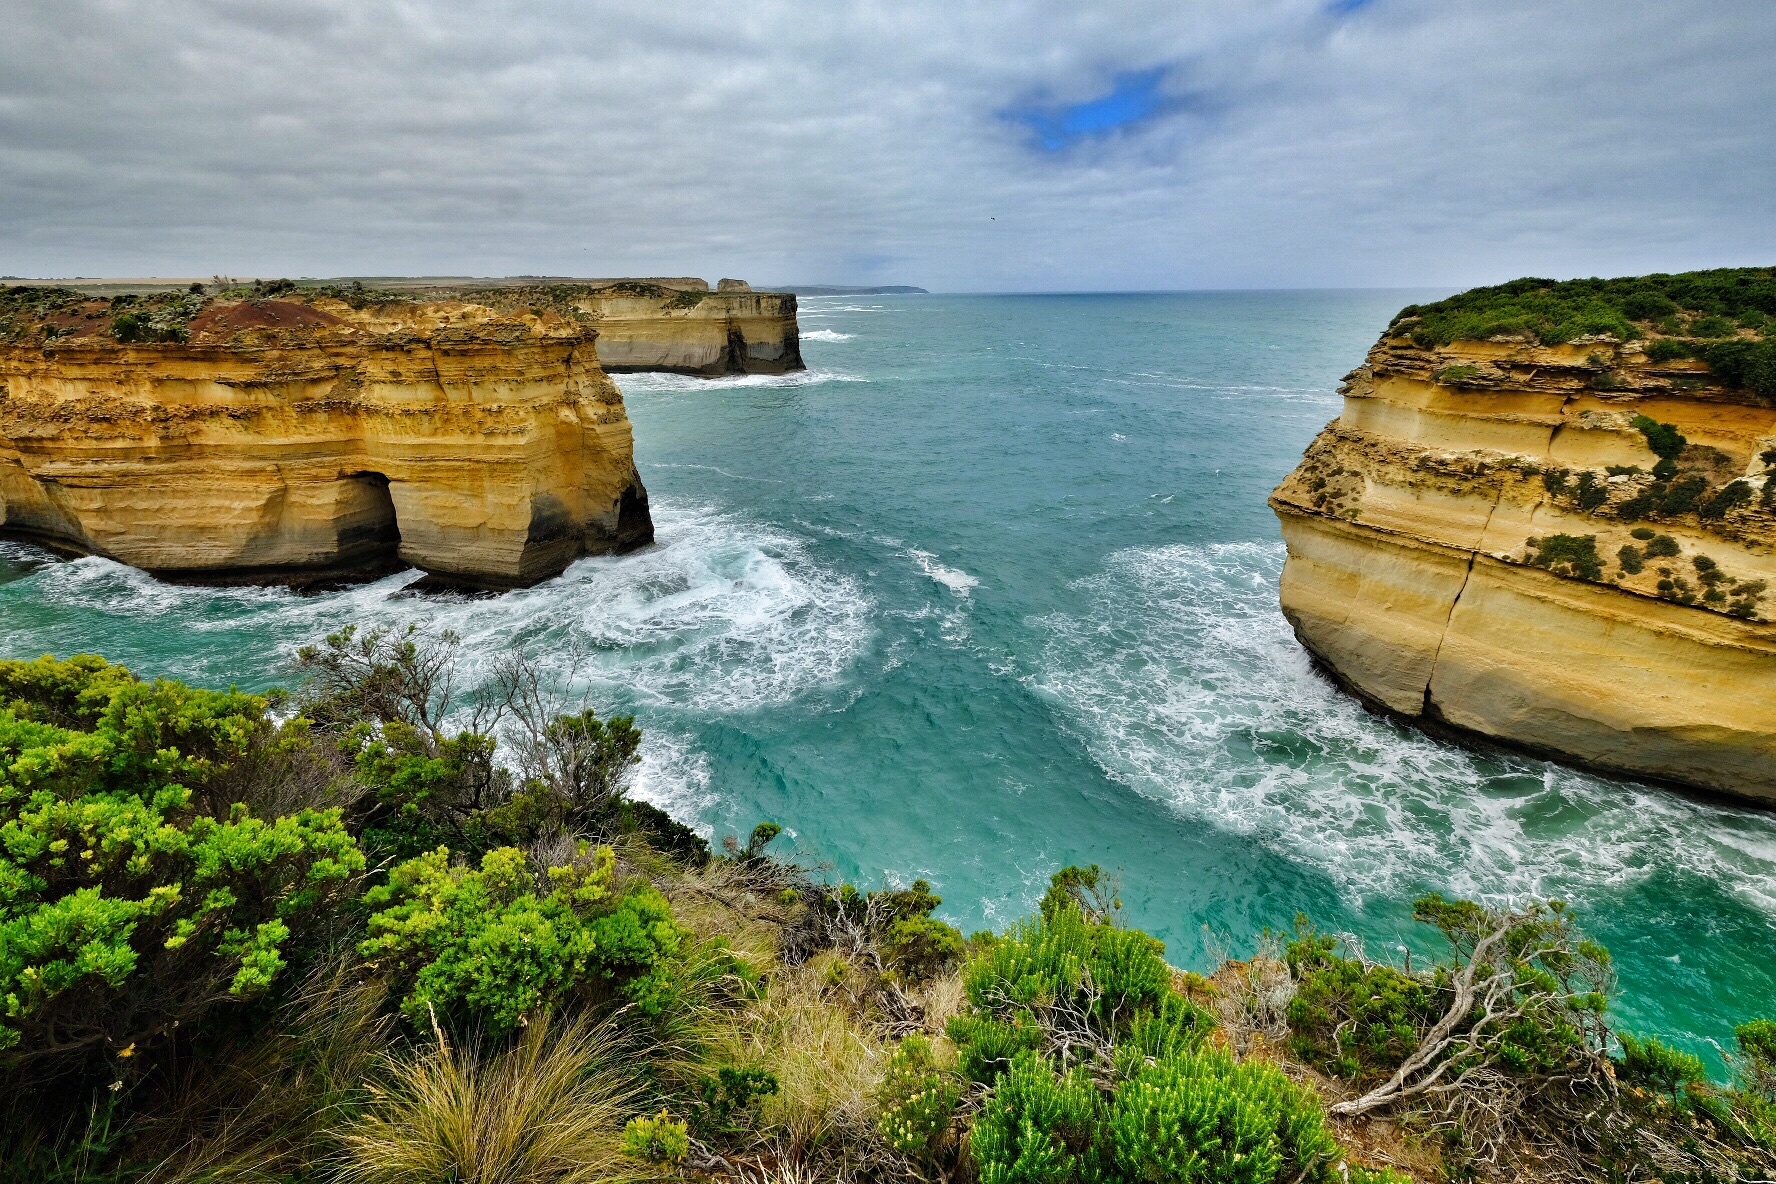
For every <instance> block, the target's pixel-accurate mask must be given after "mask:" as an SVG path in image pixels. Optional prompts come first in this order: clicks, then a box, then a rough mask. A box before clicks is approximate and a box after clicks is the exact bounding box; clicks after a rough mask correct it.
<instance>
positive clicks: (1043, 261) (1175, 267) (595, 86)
mask: <svg viewBox="0 0 1776 1184" xmlns="http://www.w3.org/2000/svg"><path fill="white" fill-rule="evenodd" d="M1773 51H1776V9H1772V8H1771V6H1770V5H1769V3H1768V0H1716V2H1714V3H1711V4H1708V5H1694V4H1684V3H1679V2H1677V0H1669V2H1666V3H1647V2H1641V3H1632V2H1631V3H1623V2H1622V0H1563V2H1561V3H1558V4H1548V3H1546V0H1539V2H1531V0H1494V2H1492V3H1488V4H1485V5H1480V4H1468V3H1450V2H1448V0H1373V2H1372V3H1370V4H1368V5H1367V6H1365V7H1364V8H1362V9H1361V10H1360V11H1358V12H1356V13H1354V14H1351V15H1349V16H1345V17H1339V16H1335V15H1333V14H1331V13H1330V12H1328V11H1327V9H1326V6H1325V5H1324V4H1323V3H1322V2H1319V0H1314V2H1308V0H1248V2H1245V3H1239V2H1235V0H1227V2H1220V0H1194V2H1192V0H1167V2H1164V3H1160V2H1146V0H1120V2H1118V0H1100V3H1097V4H1094V5H1078V4H1074V3H1061V2H1059V0H1054V2H1049V0H1020V2H1011V3H994V4H990V5H989V4H980V3H977V4H958V3H955V0H900V2H897V3H892V4H890V3H860V2H850V3H848V2H845V0H820V2H815V0H793V2H792V0H761V2H757V3H739V4H734V5H729V6H715V7H711V6H709V5H704V4H690V3H661V2H656V3H653V4H649V5H646V6H641V5H635V4H617V3H609V2H598V0H557V2H549V0H530V2H517V0H505V2H498V0H491V2H486V3H480V4H474V5H467V4H461V3H453V2H450V0H15V3H14V5H13V6H12V11H11V12H10V13H9V17H8V19H7V29H6V38H5V40H4V42H0V251H3V252H4V253H3V254H0V271H5V272H8V273H14V274H60V275H69V274H85V275H96V274H124V273H128V274H143V273H159V274H209V273H212V272H218V271H220V272H227V273H233V274H286V273H288V274H307V275H329V274H412V273H434V274H435V273H474V274H507V273H551V274H562V273H572V274H594V275H612V274H700V275H705V276H708V277H710V278H714V277H716V276H718V275H742V276H747V277H749V278H752V279H754V280H758V281H771V280H777V281H793V280H801V281H818V280H860V279H877V280H880V281H881V282H902V283H922V284H925V285H927V286H930V287H934V288H947V289H974V290H983V289H1023V288H1049V289H1053V288H1124V287H1142V288H1152V287H1203V286H1247V285H1278V286H1292V285H1316V284H1326V285H1335V284H1396V283H1398V284H1414V283H1422V284H1451V285H1453V284H1464V283H1470V282H1483V281H1487V280H1496V279H1501V278H1506V277H1508V276H1510V275H1516V274H1523V273H1537V274H1552V275H1563V274H1591V273H1618V274H1619V273H1625V272H1634V271H1641V270H1650V269H1680V268H1688V267H1693V266H1709V265H1718V264H1727V263H1744V262H1754V261H1769V260H1771V259H1772V258H1776V152H1773V151H1772V149H1776V122H1773V121H1772V120H1771V118H1770V114H1769V113H1770V112H1771V111H1773V110H1776V72H1772V71H1770V70H1769V69H1768V63H1769V62H1770V61H1771V60H1773V59H1776V52H1773ZM1159 67H1169V70H1168V73H1167V75H1166V78H1167V82H1166V85H1167V86H1168V87H1170V88H1172V89H1173V92H1174V94H1175V95H1186V94H1187V95H1188V96H1190V99H1191V102H1190V103H1189V104H1188V105H1187V107H1186V109H1183V110H1170V111H1168V112H1167V113H1165V114H1162V115H1159V116H1156V117H1154V118H1153V119H1150V120H1147V121H1144V122H1143V123H1141V124H1139V125H1136V126H1133V127H1130V128H1127V129H1123V130H1122V131H1120V132H1114V133H1110V134H1107V135H1105V136H1102V137H1099V138H1096V139H1092V140H1088V141H1087V142H1084V143H1081V144H1078V145H1076V146H1075V147H1073V148H1072V149H1070V150H1069V151H1067V152H1064V153H1059V154H1053V153H1044V152H1042V151H1040V150H1038V149H1037V148H1035V147H1034V146H1033V144H1032V138H1031V136H1030V133H1029V131H1028V129H1027V128H1025V127H1023V126H1020V125H1019V124H1018V123H1017V122H1016V121H1014V120H1010V119H1007V118H1005V113H1006V112H1007V111H1009V110H1011V109H1013V108H1014V107H1016V106H1017V105H1018V104H1021V103H1029V102H1042V103H1048V104H1066V103H1075V102H1083V101H1087V100H1090V99H1092V98H1094V97H1097V96H1099V95H1101V94H1102V93H1104V91H1105V89H1106V88H1107V87H1108V86H1109V85H1110V84H1111V82H1112V81H1113V80H1114V79H1115V78H1116V77H1118V76H1119V75H1125V74H1127V73H1128V72H1130V71H1139V70H1149V69H1155V68H1159Z"/></svg>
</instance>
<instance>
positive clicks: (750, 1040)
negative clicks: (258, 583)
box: [0, 628, 1776, 1184]
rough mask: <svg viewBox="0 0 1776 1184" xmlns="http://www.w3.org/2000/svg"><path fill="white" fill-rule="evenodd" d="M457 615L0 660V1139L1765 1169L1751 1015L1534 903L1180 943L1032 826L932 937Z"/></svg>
mask: <svg viewBox="0 0 1776 1184" xmlns="http://www.w3.org/2000/svg"><path fill="white" fill-rule="evenodd" d="M456 647H457V643H456V640H455V639H454V638H453V637H452V636H451V635H449V634H427V633H424V632H421V631H417V630H409V631H407V632H404V633H394V632H388V631H381V630H373V631H369V632H361V631H358V630H355V629H350V628H347V629H344V630H341V631H340V632H339V633H337V634H335V635H333V636H331V637H329V638H327V639H326V640H325V641H324V642H322V643H319V644H317V645H314V646H312V647H309V648H307V649H304V650H303V651H302V652H301V653H300V655H299V657H298V660H297V673H298V674H299V675H300V676H301V682H300V684H299V686H298V688H297V689H296V690H295V691H294V692H290V693H283V692H279V693H277V694H275V695H271V696H258V695H247V694H241V693H238V692H235V691H232V690H231V691H227V692H219V691H210V690H203V689H199V688H194V687H189V686H185V685H183V684H181V683H178V682H170V681H161V682H146V681H143V680H141V679H139V678H137V677H135V676H134V675H133V674H131V673H130V672H129V671H127V670H124V669H122V668H121V667H118V666H114V665H111V664H109V663H106V662H105V661H103V660H102V659H99V658H96V657H92V656H85V657H76V658H72V659H69V660H66V661H58V660H56V659H53V658H48V657H45V658H42V659H38V660H36V661H29V662H18V661H7V662H0V1180H5V1181H7V1182H11V1181H15V1180H16V1181H26V1180H29V1181H32V1182H34V1184H43V1182H58V1184H76V1182H84V1184H172V1182H186V1181H189V1182H196V1181H220V1180H235V1181H263V1182H267V1184H269V1182H270V1181H279V1182H282V1184H311V1182H312V1184H439V1182H442V1181H457V1182H459V1184H494V1182H496V1181H497V1182H500V1184H593V1182H595V1181H611V1180H626V1181H639V1180H663V1179H697V1180H704V1181H715V1180H724V1179H732V1180H735V1181H739V1182H744V1184H775V1182H783V1184H789V1182H793V1181H806V1180H816V1179H830V1180H840V1181H865V1180H870V1181H876V1180H880V1181H885V1182H895V1184H899V1182H906V1184H915V1182H924V1181H931V1180H938V1179H942V1180H947V1181H951V1182H953V1184H970V1182H972V1181H977V1180H978V1181H979V1182H980V1184H1221V1182H1226V1184H1235V1182H1238V1184H1282V1182H1284V1181H1290V1182H1312V1184H1348V1182H1351V1181H1355V1182H1357V1184H1400V1182H1402V1181H1405V1180H1407V1179H1409V1178H1416V1179H1421V1180H1427V1181H1428V1180H1431V1179H1441V1178H1462V1179H1471V1178H1480V1177H1497V1178H1509V1179H1518V1180H1524V1179H1528V1180H1573V1181H1578V1180H1591V1179H1620V1180H1625V1181H1636V1180H1651V1179H1656V1178H1657V1179H1679V1178H1681V1179H1686V1180H1704V1179H1707V1180H1723V1181H1725V1180H1746V1179H1760V1178H1768V1177H1769V1175H1770V1174H1771V1171H1772V1169H1773V1168H1776V1024H1771V1023H1770V1022H1768V1021H1764V1020H1749V1021H1748V1022H1747V1023H1745V1024H1744V1025H1742V1026H1741V1027H1740V1029H1739V1032H1738V1037H1739V1047H1738V1051H1737V1053H1736V1054H1735V1056H1734V1059H1733V1061H1732V1065H1731V1068H1732V1080H1731V1081H1728V1082H1711V1081H1709V1080H1708V1079H1707V1074H1706V1073H1705V1071H1704V1067H1703V1065H1702V1063H1701V1062H1700V1061H1699V1060H1697V1059H1696V1058H1695V1057H1694V1056H1692V1055H1690V1054H1688V1053H1685V1052H1683V1051H1681V1050H1679V1049H1676V1048H1673V1047H1670V1046H1668V1045H1666V1044H1664V1043H1662V1042H1660V1041H1659V1040H1657V1039H1654V1038H1652V1037H1650V1036H1649V1037H1645V1038H1642V1037H1640V1036H1637V1035H1636V1034H1633V1033H1617V1032H1614V1031H1613V1030H1612V1028H1611V1026H1610V1024H1609V1021H1608V1015H1609V1001H1610V998H1611V996H1612V994H1613V992H1614V991H1615V989H1616V983H1615V972H1614V967H1613V963H1612V961H1611V959H1610V957H1609V954H1608V952H1607V951H1606V950H1604V949H1603V948H1602V947H1600V946H1599V945H1597V944H1596V943H1595V942H1593V941H1591V940H1589V939H1588V938H1586V937H1585V935H1584V933H1583V932H1582V930H1581V929H1580V927H1579V924H1578V920H1577V918H1576V916H1575V915H1574V913H1573V911H1572V910H1571V909H1569V908H1568V907H1567V906H1566V905H1565V904H1563V903H1561V902H1559V901H1528V902H1523V903H1521V904H1519V905H1517V906H1515V907H1495V906H1485V905H1480V904H1476V903H1472V902H1467V901H1459V900H1447V899H1444V898H1443V897H1441V896H1438V895H1435V894H1432V895H1427V896H1424V897H1422V898H1420V899H1418V900H1417V901H1415V902H1414V903H1413V904H1412V906H1411V912H1412V915H1413V916H1414V918H1415V919H1416V920H1418V921H1419V922H1421V923H1423V925H1425V926H1426V927H1427V928H1428V930H1429V931H1431V932H1432V933H1434V934H1435V935H1436V936H1435V937H1434V938H1433V939H1432V944H1434V945H1436V946H1438V947H1439V948H1440V949H1441V950H1442V956H1441V957H1440V958H1436V959H1432V960H1428V961H1427V960H1425V959H1423V958H1420V959H1419V961H1418V962H1417V963H1416V964H1414V963H1413V962H1410V961H1408V962H1406V963H1404V964H1402V965H1393V964H1390V963H1385V962H1377V961H1376V960H1374V959H1373V958H1371V957H1368V956H1366V955H1365V954H1364V952H1363V950H1362V948H1361V946H1360V944H1358V943H1357V942H1356V940H1355V939H1353V938H1343V937H1339V936H1334V935H1326V934H1321V933H1319V932H1318V931H1316V930H1315V929H1314V928H1313V927H1312V926H1311V925H1310V924H1308V923H1307V922H1306V921H1305V920H1302V919H1298V920H1297V922H1296V924H1295V926H1294V928H1293V929H1292V930H1291V931H1290V932H1289V936H1288V937H1287V939H1286V940H1276V939H1269V938H1267V939H1266V941H1265V944H1264V945H1263V946H1262V947H1261V948H1260V949H1259V951H1258V952H1257V954H1256V955H1255V956H1254V957H1252V958H1250V959H1248V960H1246V961H1241V962H1228V963H1226V964H1224V965H1223V966H1221V967H1220V968H1218V969H1217V970H1216V973H1215V974H1214V976H1213V977H1212V978H1206V977H1204V976H1201V975H1197V974H1188V973H1184V972H1182V971H1179V970H1178V969H1176V968H1174V967H1172V966H1170V965H1168V964H1167V963H1166V962H1165V960H1164V952H1165V948H1164V946H1163V945H1162V944H1161V943H1160V942H1159V941H1157V940H1155V939H1154V938H1152V937H1150V936H1148V935H1147V934H1145V933H1142V932H1141V931H1139V930H1137V929H1134V928H1131V927H1129V926H1128V925H1127V924H1126V923H1125V921H1124V920H1123V919H1122V916H1121V907H1122V906H1121V902H1120V900H1119V898H1118V892H1117V885H1116V882H1115V878H1114V876H1111V875H1107V874H1106V873H1105V872H1103V871H1102V870H1101V869H1099V868H1097V867H1088V868H1081V867H1069V868H1064V869H1062V870H1061V871H1059V872H1057V873H1056V874H1055V875H1054V877H1053V880H1052V883H1051V887H1050V888H1049V891H1048V892H1047V894H1046V895H1045V896H1044V897H1043V898H1042V900H1041V903H1040V906H1039V908H1038V910H1037V911H1036V912H1035V913H1034V914H1033V915H1032V916H1030V917H1029V918H1028V919H1026V920H1025V921H1023V922H1021V923H1019V924H1017V925H1014V926H1012V927H1011V928H1010V929H1009V930H1007V931H1006V932H1004V933H1000V934H993V933H981V934H976V935H974V936H973V937H970V938H967V939H964V938H963V936H962V935H961V934H960V933H958V932H957V931H956V930H955V929H954V928H952V927H951V926H949V925H948V924H946V923H944V922H943V921H942V920H941V919H939V918H938V917H937V916H936V910H937V909H938V907H939V906H940V905H941V904H942V901H941V900H940V899H939V898H938V896H937V895H935V894H934V893H933V892H932V890H931V886H930V885H929V884H927V883H926V882H924V881H922V880H921V881H914V882H913V883H912V884H910V885H907V886H904V887H890V888H881V889H876V890H867V889H863V888H859V887H856V886H854V885H850V884H845V883H841V882H835V881H834V880H833V879H831V878H830V877H829V876H826V875H823V874H821V873H820V870H819V869H816V868H809V867H806V866H804V865H802V864H800V863H798V862H796V861H795V860H794V859H791V858H780V857H777V856H774V855H773V854H772V848H773V845H774V844H776V841H777V840H778V838H779V836H780V830H779V828H778V827H777V826H775V825H773V824H770V823H763V824H761V825H759V826H758V827H757V828H756V829H755V830H754V831H753V832H752V834H751V836H750V837H749V838H748V839H747V840H746V841H745V842H741V841H740V840H738V839H734V838H730V839H728V840H725V841H724V842H723V844H722V845H721V847H720V849H719V850H714V851H712V850H711V848H710V847H709V845H708V844H707V843H706V842H705V841H704V840H703V839H702V838H701V837H700V836H698V835H696V834H695V833H693V832H691V831H689V830H687V829H686V828H685V827H683V826H681V825H680V824H678V823H677V822H675V821H673V820H672V819H671V818H669V817H667V816H666V815H665V814H663V813H661V812H660V811H658V810H656V809H653V808H652V807H650V806H647V805H646V804H645V803H642V802H639V801H636V800H634V799H632V798H631V797H630V796H629V794H628V792H627V785H628V777H629V773H630V770H631V769H632V768H633V767H634V765H635V763H636V760H637V755H638V752H639V746H640V742H641V735H640V732H639V731H638V730H637V729H636V728H635V726H634V721H633V720H631V719H628V718H626V717H622V716H600V715H599V714H598V713H597V712H595V711H593V710H591V709H590V708H589V707H588V706H587V705H586V704H585V703H583V702H564V701H561V700H559V699H557V698H556V696H555V695H554V694H553V693H552V692H551V691H550V690H549V688H548V684H547V683H546V682H545V680H544V679H543V678H542V676H541V675H540V674H539V672H538V670H537V669H536V668H535V667H534V666H532V665H531V664H529V663H528V662H527V661H526V660H525V659H524V658H523V656H522V655H513V656H511V657H509V659H508V660H507V661H506V662H504V663H502V664H501V665H500V667H499V668H498V669H497V670H496V671H495V672H494V673H493V676H492V678H491V680H490V681H489V682H487V683H485V684H482V685H480V686H478V687H476V688H475V689H473V690H471V691H467V692H465V691H464V689H463V687H464V680H463V679H462V678H461V677H459V674H458V672H457V670H456V669H455V662H456ZM1404 911H1405V910H1404V909H1403V910H1402V912H1403V913H1404ZM1371 1116H1386V1117H1387V1118H1388V1119H1389V1120H1390V1122H1389V1124H1383V1125H1382V1126H1379V1127H1378V1126H1374V1125H1372V1124H1371V1123H1370V1118H1371ZM1388 1131H1392V1132H1394V1133H1393V1134H1387V1133H1386V1132H1388ZM1402 1132H1403V1134H1402ZM1408 1172H1410V1173H1411V1175H1410V1177H1409V1176H1408V1174H1407V1173H1408Z"/></svg>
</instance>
